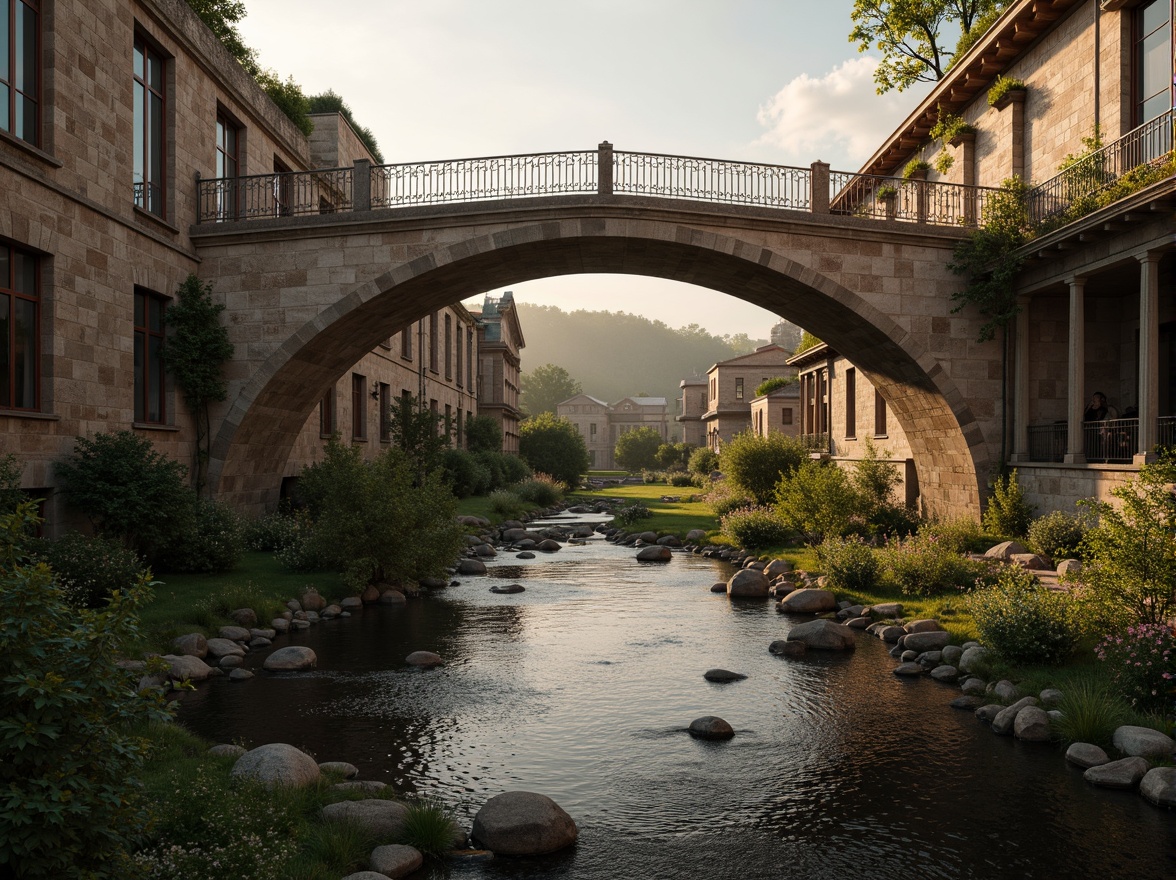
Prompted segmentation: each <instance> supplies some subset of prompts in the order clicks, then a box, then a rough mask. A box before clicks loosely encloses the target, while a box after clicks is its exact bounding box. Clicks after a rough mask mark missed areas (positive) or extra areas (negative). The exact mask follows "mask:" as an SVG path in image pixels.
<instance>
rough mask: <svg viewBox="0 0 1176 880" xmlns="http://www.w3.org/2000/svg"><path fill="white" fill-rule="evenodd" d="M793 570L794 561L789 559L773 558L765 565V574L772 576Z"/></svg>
mask: <svg viewBox="0 0 1176 880" xmlns="http://www.w3.org/2000/svg"><path fill="white" fill-rule="evenodd" d="M790 571H792V563H791V562H789V561H788V560H787V559H773V560H772V561H771V562H769V563H768V564H767V565H765V566H764V574H765V575H767V576H768V577H770V578H774V577H779V576H780V575H782V574H788V573H789V572H790Z"/></svg>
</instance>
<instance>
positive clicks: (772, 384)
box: [755, 376, 796, 397]
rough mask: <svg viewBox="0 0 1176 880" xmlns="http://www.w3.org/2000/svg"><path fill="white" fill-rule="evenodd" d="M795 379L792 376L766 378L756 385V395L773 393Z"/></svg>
mask: <svg viewBox="0 0 1176 880" xmlns="http://www.w3.org/2000/svg"><path fill="white" fill-rule="evenodd" d="M794 381H796V380H795V379H793V378H792V377H791V376H774V377H772V378H771V379H765V380H764V381H763V382H760V383H759V385H757V386H756V387H755V396H756V397H763V396H764V395H765V394H771V393H772V392H773V391H776V390H777V389H780V388H787V387H788V386H789V385H791V384H792V383H793V382H794Z"/></svg>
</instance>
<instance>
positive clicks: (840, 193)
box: [829, 171, 996, 226]
mask: <svg viewBox="0 0 1176 880" xmlns="http://www.w3.org/2000/svg"><path fill="white" fill-rule="evenodd" d="M829 190H830V194H829V211H830V213H833V214H841V215H846V216H852V217H870V218H873V219H875V220H902V221H906V222H910V223H932V224H935V225H939V226H975V225H976V224H977V222H978V221H979V219H980V218H981V217H983V216H984V206H985V205H986V204H987V201H988V198H989V197H990V196H991V194H992V193H993V192H996V190H994V189H993V188H992V187H986V186H968V185H965V184H962V183H945V182H943V181H938V180H914V179H905V178H902V177H880V176H877V175H873V174H855V173H854V172H852V171H830V172H829Z"/></svg>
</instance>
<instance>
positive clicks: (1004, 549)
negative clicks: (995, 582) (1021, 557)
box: [984, 541, 1029, 562]
mask: <svg viewBox="0 0 1176 880" xmlns="http://www.w3.org/2000/svg"><path fill="white" fill-rule="evenodd" d="M1028 552H1029V548H1028V547H1026V546H1025V545H1024V544H1022V543H1020V542H1019V541H1003V542H1002V543H1000V544H997V545H996V546H995V547H989V548H988V549H987V550H986V551H985V552H984V555H985V556H986V557H987V558H988V559H999V560H1000V561H1001V562H1008V561H1009V560H1010V559H1012V558H1013V556H1014V555H1016V554H1017V553H1028Z"/></svg>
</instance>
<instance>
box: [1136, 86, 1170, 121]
mask: <svg viewBox="0 0 1176 880" xmlns="http://www.w3.org/2000/svg"><path fill="white" fill-rule="evenodd" d="M1168 104H1169V101H1168V93H1167V91H1164V92H1161V93H1160V94H1158V95H1156V96H1155V97H1153V98H1149V99H1148V100H1146V101H1144V102H1143V110H1142V112H1143V118H1142V119H1141V120H1140V124H1142V123H1144V122H1147V121H1148V120H1151V119H1155V118H1156V117H1157V116H1159V115H1160V114H1161V113H1163V112H1164V111H1166V110H1168V109H1169V107H1168Z"/></svg>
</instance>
